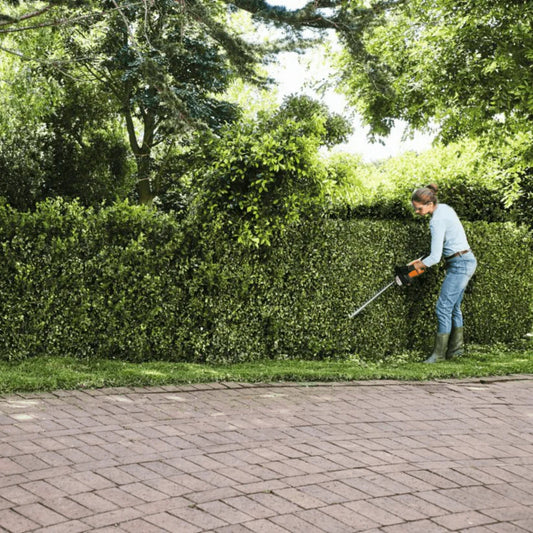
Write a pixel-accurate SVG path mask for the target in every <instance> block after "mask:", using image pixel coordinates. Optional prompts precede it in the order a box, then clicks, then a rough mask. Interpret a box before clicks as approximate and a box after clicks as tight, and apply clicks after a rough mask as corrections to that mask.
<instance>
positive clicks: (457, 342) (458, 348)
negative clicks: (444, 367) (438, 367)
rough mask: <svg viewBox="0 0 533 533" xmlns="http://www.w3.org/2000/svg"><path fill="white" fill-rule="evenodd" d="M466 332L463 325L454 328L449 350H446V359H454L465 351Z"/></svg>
mask: <svg viewBox="0 0 533 533" xmlns="http://www.w3.org/2000/svg"><path fill="white" fill-rule="evenodd" d="M464 344H465V342H464V334H463V327H460V328H453V329H452V334H451V335H450V341H449V342H448V351H447V352H446V359H453V358H454V357H457V356H458V355H462V354H463V353H464V351H465V350H464Z"/></svg>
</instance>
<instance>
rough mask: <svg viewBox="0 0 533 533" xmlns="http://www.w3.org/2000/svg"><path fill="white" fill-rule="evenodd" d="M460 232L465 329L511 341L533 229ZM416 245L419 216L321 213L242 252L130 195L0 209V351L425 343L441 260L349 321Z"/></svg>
mask: <svg viewBox="0 0 533 533" xmlns="http://www.w3.org/2000/svg"><path fill="white" fill-rule="evenodd" d="M465 227H466V230H467V233H468V236H469V239H470V242H471V245H472V246H473V248H474V250H475V253H476V256H477V257H478V260H479V267H478V271H477V272H476V274H475V277H474V279H473V282H472V283H471V285H470V287H469V291H468V293H467V294H466V296H465V302H464V311H465V322H466V328H467V335H468V339H469V340H470V341H475V342H481V343H492V342H497V341H503V342H513V341H515V340H517V339H519V338H521V337H522V336H523V335H524V334H526V333H527V332H528V331H530V328H531V318H532V314H533V313H532V307H531V302H532V300H533V298H532V295H533V275H532V274H533V264H532V259H531V258H532V254H531V248H532V243H533V238H532V235H531V233H530V232H529V231H528V230H527V229H526V228H524V227H519V226H516V225H515V224H512V223H486V222H470V223H466V224H465ZM428 245H429V231H428V227H427V224H425V223H423V222H408V223H406V222H398V221H368V220H350V221H342V220H331V219H329V220H328V219H318V220H315V221H311V222H306V223H303V224H301V225H299V226H294V227H292V228H291V229H290V230H289V231H287V232H286V233H285V235H284V236H283V237H282V238H279V239H278V240H277V241H275V242H274V243H273V245H272V246H271V247H269V248H265V249H260V250H249V249H245V248H244V247H242V246H240V245H238V244H236V243H233V242H231V241H229V240H227V241H223V240H217V241H213V240H210V238H209V236H203V237H202V239H200V240H199V241H196V240H194V239H191V235H190V233H189V232H188V231H185V229H184V228H183V227H182V226H181V225H180V223H179V222H178V221H177V220H176V219H175V218H173V217H172V216H171V215H169V214H163V213H159V212H157V211H154V210H150V209H148V208H143V207H138V206H131V205H128V204H127V203H118V204H115V205H112V206H110V207H105V208H102V209H100V210H93V209H90V208H89V209H87V208H83V207H81V206H80V205H79V204H77V203H66V202H63V201H61V200H55V201H49V202H45V203H43V204H40V205H39V206H38V208H37V209H36V211H34V212H31V213H21V212H17V211H14V210H12V209H10V208H9V207H7V206H2V205H0V254H1V261H0V301H1V310H0V357H1V358H3V359H22V358H26V357H33V356H39V355H43V354H48V355H75V356H80V357H114V358H121V359H127V360H132V361H147V360H157V359H164V360H176V361H208V362H214V361H219V362H220V361H227V362H235V361H249V360H255V359H260V358H263V357H279V358H302V359H312V358H327V357H335V358H337V357H350V356H351V357H357V358H362V359H365V358H366V359H377V358H383V357H386V356H387V355H388V354H392V353H394V352H397V351H401V350H405V349H410V348H415V349H429V347H430V344H431V342H432V338H433V333H434V331H435V318H434V305H435V302H436V298H437V295H438V289H439V286H440V282H441V280H442V277H443V275H444V271H443V269H442V267H436V268H432V269H431V270H430V271H429V272H428V273H427V274H425V275H424V276H423V277H421V278H419V281H418V282H417V283H416V284H415V285H414V286H412V287H410V288H406V289H405V288H399V287H393V288H391V289H390V290H389V291H387V292H386V293H385V294H384V295H383V296H382V297H381V298H380V299H378V300H376V301H375V302H373V303H372V304H371V305H370V306H369V307H368V308H366V309H365V311H363V313H361V314H360V315H358V316H357V317H356V318H355V319H353V320H350V319H348V314H349V313H350V312H351V311H352V310H353V309H355V308H356V307H358V306H359V305H361V304H362V303H363V302H364V301H366V300H367V299H368V298H370V297H371V296H372V295H373V294H374V293H375V292H376V291H377V290H379V289H380V288H381V287H383V286H384V285H385V284H387V283H388V282H389V281H390V280H391V279H392V272H393V268H394V266H395V265H397V264H402V263H406V262H408V261H409V260H411V259H414V258H415V257H418V256H420V255H422V254H423V253H424V252H425V251H426V249H427V247H428Z"/></svg>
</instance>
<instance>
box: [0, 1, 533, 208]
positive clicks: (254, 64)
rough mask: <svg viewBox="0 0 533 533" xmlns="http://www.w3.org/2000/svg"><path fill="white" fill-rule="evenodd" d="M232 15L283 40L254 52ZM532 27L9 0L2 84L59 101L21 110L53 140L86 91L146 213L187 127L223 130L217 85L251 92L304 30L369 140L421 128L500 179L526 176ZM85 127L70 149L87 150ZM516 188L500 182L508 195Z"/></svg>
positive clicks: (433, 16)
mask: <svg viewBox="0 0 533 533" xmlns="http://www.w3.org/2000/svg"><path fill="white" fill-rule="evenodd" d="M236 15H239V16H246V17H248V18H249V20H250V21H251V23H253V24H256V25H257V26H256V27H257V28H259V27H263V28H265V27H266V28H268V29H277V28H281V29H282V30H283V32H281V33H279V34H277V35H280V37H279V38H278V37H276V38H273V39H271V40H270V41H269V42H268V43H267V44H265V43H264V42H261V40H260V39H258V38H257V37H256V36H255V35H254V33H253V32H250V31H247V30H245V29H243V28H241V27H240V26H239V24H238V22H235V16H236ZM532 24H533V4H532V3H531V2H530V1H528V0H475V1H474V0H409V1H407V0H309V1H308V2H307V3H306V4H305V5H304V6H303V7H302V8H300V9H292V10H291V9H287V8H285V7H282V6H277V5H272V4H270V3H269V2H268V1H267V0H209V1H205V0H179V1H176V0H150V1H148V0H127V1H126V0H76V1H66V0H48V1H42V0H40V1H34V0H26V1H24V0H9V1H8V2H5V3H4V5H3V7H1V8H0V53H1V54H3V57H7V55H9V56H11V57H12V58H13V64H15V62H19V63H18V65H16V66H15V67H14V68H13V69H12V72H11V74H10V75H11V78H10V79H9V80H8V82H6V83H5V85H6V87H7V86H8V85H10V86H11V85H12V84H14V85H13V86H16V85H17V84H18V86H21V85H23V84H24V82H23V81H21V80H28V79H30V78H31V84H32V85H31V86H32V87H33V88H34V89H35V88H44V87H47V85H48V86H49V87H47V88H46V91H48V92H50V94H52V93H54V91H56V92H55V93H54V95H62V98H63V100H61V102H59V100H57V102H56V101H55V100H54V102H56V103H57V105H58V107H55V103H52V105H51V106H50V108H49V109H48V110H46V109H43V107H42V106H40V105H38V104H39V98H35V97H33V103H34V104H35V105H33V107H32V106H30V109H32V110H34V111H35V113H36V114H38V113H40V116H41V118H42V119H43V121H44V122H45V123H46V124H48V125H50V124H53V125H55V126H54V127H55V130H54V131H55V135H56V139H57V138H58V137H57V134H58V132H59V131H60V130H61V128H58V124H59V122H61V121H59V122H58V120H57V117H56V116H55V114H57V113H59V114H61V113H64V112H65V109H67V108H68V109H69V113H70V114H69V115H68V116H71V117H73V114H76V106H73V105H71V104H72V102H70V103H69V102H68V101H67V100H68V99H69V97H68V93H70V92H71V89H76V90H77V87H78V85H80V86H83V85H84V84H89V85H90V86H91V87H92V88H91V92H92V94H93V95H94V96H93V97H91V98H93V99H94V101H97V102H102V114H101V115H100V118H98V119H96V120H100V121H101V123H102V124H104V123H107V124H109V125H111V124H112V123H114V126H113V127H112V129H113V130H114V131H117V127H118V128H119V129H120V128H122V130H123V131H124V132H125V138H126V139H127V142H128V144H129V150H130V153H131V155H132V156H133V160H134V161H135V167H136V187H135V189H136V197H137V198H138V199H139V201H140V202H141V203H150V202H151V201H152V199H153V198H154V197H155V196H156V195H158V194H159V193H160V192H161V191H160V188H159V183H160V180H159V176H158V172H159V169H160V168H161V167H160V166H159V162H160V161H161V160H162V158H163V157H164V154H166V153H168V152H169V150H172V149H175V147H176V146H185V145H186V144H187V142H188V134H189V133H190V132H192V131H197V130H199V129H207V130H211V131H215V132H216V131H219V130H220V129H221V128H223V127H225V126H224V125H226V124H231V123H232V122H234V121H235V120H237V119H238V117H239V110H238V108H237V106H236V105H234V104H232V103H231V102H230V101H229V100H228V99H227V98H226V97H225V91H226V89H227V87H228V86H229V84H230V83H231V82H232V81H233V80H235V79H242V80H245V81H247V82H249V83H255V84H264V83H265V82H266V79H265V77H264V76H262V75H261V73H260V70H259V69H258V67H259V66H260V65H263V64H265V63H266V62H268V61H269V60H270V59H271V58H272V57H273V55H272V54H274V53H275V52H277V51H280V50H286V49H295V50H303V49H305V47H306V46H308V45H309V44H311V43H313V42H316V40H317V38H318V37H317V35H319V34H317V33H316V32H311V33H309V32H307V31H306V30H316V31H319V32H320V31H321V30H329V31H335V32H336V33H337V35H338V37H339V40H340V43H341V45H342V48H343V50H342V52H341V54H340V57H339V58H338V62H337V67H338V76H337V77H336V80H337V81H338V83H339V85H340V86H341V87H342V88H343V89H344V91H345V92H346V94H347V95H348V97H349V99H350V101H351V102H352V103H353V104H354V105H355V106H356V107H357V108H358V109H359V111H360V112H361V114H362V116H363V118H364V121H365V122H366V123H367V124H369V125H370V126H371V131H372V133H373V134H374V135H376V136H386V135H387V134H388V133H389V131H390V129H391V127H392V126H393V124H394V121H395V120H397V119H402V120H405V121H407V123H408V124H409V125H410V126H411V127H412V128H414V129H415V128H424V127H428V126H430V125H433V126H435V127H436V128H437V129H438V130H439V131H440V138H441V140H443V141H444V142H445V143H449V142H452V141H454V140H456V139H458V138H461V137H466V136H470V137H485V138H488V139H490V143H491V144H490V146H498V149H499V150H500V149H502V152H505V153H506V154H509V157H508V163H507V167H506V170H505V171H506V172H509V175H512V174H513V175H519V174H520V173H522V174H523V175H526V176H527V173H528V172H531V171H530V170H528V169H530V168H531V167H532V166H533V165H532V164H531V162H532V160H533V148H532V146H533V132H532V128H531V120H532V118H533V68H532V67H533V64H532V63H533V52H532V50H533V34H532V33H531V27H532ZM272 33H274V32H272ZM32 42H33V45H32ZM43 44H44V46H43ZM21 65H24V68H23V67H21ZM50 87H55V89H53V90H52V89H50ZM8 89H9V90H11V89H10V87H8ZM37 90H38V89H37ZM76 90H74V91H73V92H74V93H76ZM83 93H84V94H86V95H87V94H88V91H87V90H86V89H84V90H82V91H81V93H80V91H78V92H77V93H76V94H78V95H79V94H83ZM65 98H66V100H65ZM77 101H78V102H80V101H81V100H80V98H79V97H78V98H77ZM10 105H11V106H15V104H14V103H10ZM65 106H66V107H65ZM80 108H83V106H80ZM13 109H14V107H13ZM18 111H19V112H21V113H24V112H23V111H21V110H20V109H19V110H18ZM81 114H82V112H81V109H80V111H79V113H78V116H77V120H78V123H79V120H80V116H81ZM36 116H37V115H36ZM63 116H65V115H63ZM93 116H94V117H95V118H96V115H94V114H93ZM4 120H8V119H6V118H4ZM0 122H1V120H0ZM37 122H38V121H34V123H37ZM61 124H63V126H64V124H65V122H64V121H63V122H61ZM74 124H76V121H74ZM94 124H95V121H94V120H93V122H92V125H93V126H94ZM63 126H62V128H63V130H61V131H63V133H64V134H65V135H67V133H68V135H70V133H69V132H66V131H64V130H65V128H64V127H63ZM47 127H49V126H47ZM1 128H2V124H0V129H1ZM4 129H6V128H5V124H4ZM87 131H88V130H86V129H85V130H84V134H85V137H84V139H85V141H84V142H81V141H80V142H79V143H78V144H79V146H78V147H83V145H84V143H85V145H87V140H88V139H89V137H88V136H87ZM70 138H72V139H74V140H76V139H77V140H80V139H82V137H80V135H77V136H76V135H70ZM55 144H56V146H57V145H59V144H60V142H56V143H55ZM35 146H36V147H35V152H36V153H38V152H39V148H38V147H37V145H35ZM19 147H20V143H19ZM501 147H503V148H501ZM22 152H24V150H20V149H19V150H18V152H17V153H22ZM524 173H525V174H524ZM111 174H112V172H111ZM111 174H110V175H111ZM511 181H512V180H511ZM523 186H524V183H523V182H522V183H519V181H516V180H515V181H513V182H512V183H510V185H509V187H508V193H509V196H508V197H509V198H512V197H513V195H515V196H516V195H517V194H518V195H519V194H520V193H519V192H517V191H519V190H522V189H521V187H523ZM119 189H120V187H118V188H117V191H118V190H119ZM121 190H122V189H121ZM506 194H507V193H506Z"/></svg>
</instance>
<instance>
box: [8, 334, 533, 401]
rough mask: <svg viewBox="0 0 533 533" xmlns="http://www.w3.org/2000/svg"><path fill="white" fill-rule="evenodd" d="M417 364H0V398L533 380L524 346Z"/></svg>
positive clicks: (60, 360)
mask: <svg viewBox="0 0 533 533" xmlns="http://www.w3.org/2000/svg"><path fill="white" fill-rule="evenodd" d="M422 358H423V356H422V354H416V353H409V352H407V353H404V354H399V355H397V356H395V357H390V358H388V359H386V360H384V361H380V362H376V363H368V362H361V361H356V360H353V361H347V360H342V361H335V360H328V361H301V360H261V361H255V362H250V363H236V364H193V363H179V362H177V363H175V362H150V363H131V362H124V361H118V360H107V359H98V360H95V359H75V358H71V357H39V358H34V359H26V360H24V361H19V362H14V361H11V362H8V361H3V362H0V393H2V394H6V393H14V392H30V391H32V392H35V391H51V390H57V389H87V388H100V387H134V386H135V387H138V386H158V385H177V384H188V383H207V382H216V381H232V382H247V383H258V382H265V383H272V382H283V381H291V382H302V383H313V382H331V381H354V380H377V379H392V380H414V381H424V380H434V379H450V378H482V377H489V376H506V375H510V374H533V347H531V342H530V341H529V343H525V344H524V345H522V346H519V347H507V346H500V345H498V346H491V347H487V346H471V347H470V349H469V351H468V354H467V355H465V356H463V357H460V358H457V359H454V360H451V361H444V362H439V363H436V364H431V365H426V364H423V363H421V362H419V361H420V359H422Z"/></svg>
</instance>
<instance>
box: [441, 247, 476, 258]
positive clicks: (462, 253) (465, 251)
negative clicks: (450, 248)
mask: <svg viewBox="0 0 533 533" xmlns="http://www.w3.org/2000/svg"><path fill="white" fill-rule="evenodd" d="M468 252H470V249H468V250H463V251H462V252H455V253H454V254H452V255H449V256H448V257H445V258H444V259H446V261H449V260H450V259H453V258H454V257H459V256H460V255H465V254H467V253H468Z"/></svg>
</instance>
